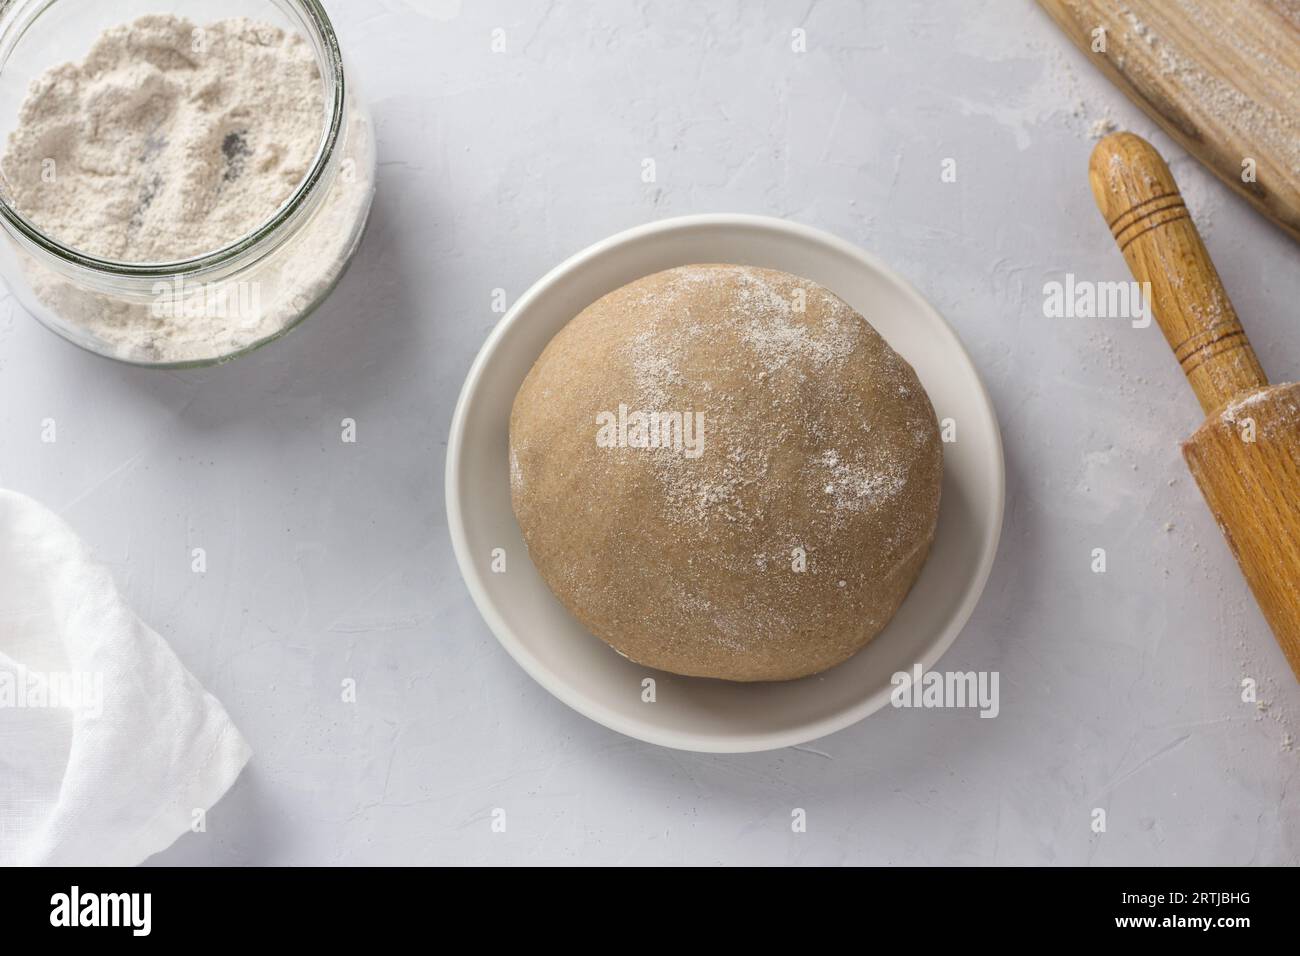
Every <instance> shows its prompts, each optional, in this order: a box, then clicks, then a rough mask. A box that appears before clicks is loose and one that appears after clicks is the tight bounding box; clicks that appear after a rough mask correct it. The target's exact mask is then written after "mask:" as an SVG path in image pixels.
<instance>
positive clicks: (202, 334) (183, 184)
mask: <svg viewBox="0 0 1300 956" xmlns="http://www.w3.org/2000/svg"><path fill="white" fill-rule="evenodd" d="M356 112H357V111H355V110H350V113H353V114H354V115H352V116H351V117H350V119H349V123H348V127H347V132H346V134H345V140H346V141H350V144H351V147H352V148H353V149H355V150H359V151H360V152H362V153H368V150H369V149H370V134H369V129H368V126H367V124H366V123H365V120H364V119H363V118H361V117H358V116H356V115H355V113H356ZM324 117H325V105H324V84H323V82H322V80H321V76H320V73H319V70H318V67H317V62H316V56H315V53H314V51H313V49H312V47H311V45H310V44H309V43H308V42H307V41H306V40H305V39H304V38H303V37H301V36H300V35H298V34H293V33H286V32H285V31H282V30H280V29H278V28H276V27H271V26H267V25H265V24H259V23H255V22H253V21H250V20H246V19H233V20H225V21H221V22H218V23H213V24H210V25H208V26H205V27H202V28H198V27H196V26H195V25H194V24H193V23H191V22H190V21H188V20H185V19H182V18H179V17H174V16H148V17H143V18H141V19H139V20H136V21H135V22H133V23H131V24H129V25H125V26H120V27H115V28H113V29H111V30H108V31H106V32H105V33H104V34H102V35H101V36H100V38H99V40H98V41H97V42H96V43H95V45H94V47H93V49H92V50H91V52H90V54H89V55H88V56H87V57H86V59H85V60H83V61H82V62H80V63H76V64H71V63H70V64H64V65H62V66H57V67H55V68H53V69H51V70H49V71H48V72H47V73H45V74H44V75H43V76H41V77H40V78H38V79H37V80H36V81H35V82H34V83H33V84H32V88H31V92H30V93H29V95H28V98H27V100H26V102H25V103H24V104H23V107H22V110H21V114H20V117H19V123H18V126H17V128H16V129H15V131H14V132H13V133H12V134H11V136H10V139H9V144H8V149H7V151H6V153H5V156H4V158H3V161H0V173H3V179H4V187H5V189H6V193H7V197H8V198H9V200H10V202H11V203H12V204H13V205H14V206H15V208H17V209H18V211H19V212H20V213H22V214H23V215H24V216H25V217H27V219H28V220H29V221H31V222H32V223H33V224H34V225H35V226H37V228H39V229H41V230H42V231H43V232H45V233H46V234H47V235H49V236H51V237H53V238H55V239H57V240H58V241H60V242H61V243H63V244H64V245H68V246H71V247H72V248H74V249H77V250H79V251H82V252H86V253H89V254H91V255H94V256H97V257H100V258H105V259H111V260H114V261H118V262H131V263H142V262H148V263H159V262H173V261H176V260H180V259H185V258H190V257H193V256H197V255H202V254H205V253H210V252H215V251H216V250H218V249H221V248H223V247H225V246H227V245H229V244H230V243H232V242H234V241H236V240H238V239H240V238H242V237H243V236H245V235H247V234H248V233H250V232H251V231H253V230H254V229H255V228H256V227H257V226H259V225H261V224H262V223H264V222H266V221H267V220H269V219H270V218H271V217H272V216H273V215H274V214H275V212H276V211H277V210H278V209H279V208H280V206H281V205H282V204H283V203H284V202H285V201H286V200H287V199H289V198H290V196H291V195H292V194H293V192H294V191H295V189H296V188H297V187H298V185H299V184H300V183H301V182H302V180H303V178H304V177H305V176H306V174H307V173H308V171H309V170H310V167H311V165H312V161H313V159H314V158H315V154H316V151H317V149H318V147H319V143H320V138H321V131H322V128H323V125H324ZM371 185H372V169H371V165H370V164H369V163H367V162H364V161H357V160H351V161H348V162H347V163H346V164H345V168H344V170H343V175H340V176H339V177H338V179H337V180H336V181H335V184H334V185H333V186H332V187H331V191H330V193H329V194H328V195H327V197H326V200H325V203H324V205H323V206H322V207H321V209H320V210H319V211H318V213H317V215H316V217H315V220H314V221H313V222H312V223H310V224H309V226H308V227H307V228H306V229H304V235H302V236H300V237H297V239H296V241H295V242H294V243H293V245H294V246H295V247H296V248H295V249H290V250H286V251H284V252H283V253H282V254H277V258H278V259H279V260H282V261H280V262H279V263H278V265H277V266H276V268H274V269H271V268H269V267H266V268H262V269H260V270H258V269H257V268H256V267H254V269H253V270H250V272H251V274H250V275H249V276H245V277H242V278H243V279H244V281H243V283H242V286H241V288H240V289H239V290H237V291H234V292H232V293H231V296H233V297H234V298H223V299H220V300H219V305H220V307H216V306H217V304H218V303H217V302H216V301H215V300H214V299H213V296H212V293H211V290H209V291H208V292H207V299H208V307H199V308H195V307H193V304H194V303H193V302H191V303H189V304H188V307H181V306H180V304H179V303H172V304H171V305H170V306H169V307H168V308H165V309H159V308H157V307H154V308H149V307H143V306H141V305H140V304H138V303H133V302H127V301H123V300H121V299H113V298H110V299H107V300H106V298H105V297H104V296H102V295H98V294H94V295H89V294H87V293H86V291H85V290H84V289H82V288H79V287H77V286H75V285H72V284H70V283H69V282H68V281H66V279H63V278H60V277H55V276H52V275H49V274H46V275H36V274H33V273H34V271H39V270H32V269H29V277H30V278H31V279H32V284H33V289H34V292H35V294H36V296H37V297H38V298H39V299H40V300H41V302H42V303H44V304H45V305H47V306H49V307H50V308H52V309H53V310H54V311H55V312H57V313H59V314H60V315H61V316H62V317H63V318H64V319H65V320H68V321H71V322H73V323H75V324H77V325H80V326H82V327H84V328H85V329H86V331H88V332H90V333H91V334H92V335H93V336H95V337H96V338H98V339H100V340H102V341H104V342H106V343H108V345H109V346H110V348H111V349H112V350H113V351H115V352H117V353H118V354H122V355H124V356H126V357H131V358H136V359H145V360H156V361H178V360H191V359H204V358H212V357H216V356H219V355H224V354H227V353H229V352H230V351H233V350H236V349H238V348H241V347H243V346H245V345H250V344H252V343H254V342H256V341H259V340H261V339H263V338H266V337H267V336H268V335H271V334H274V333H275V332H277V331H279V330H280V329H282V328H283V327H284V326H286V325H288V324H290V323H291V322H292V321H293V320H294V319H296V318H297V317H298V316H299V315H301V314H302V312H303V311H305V310H306V309H308V308H310V307H311V305H313V304H314V303H315V302H316V301H317V300H318V299H319V298H320V297H321V296H322V295H323V294H324V293H325V292H327V291H328V289H329V288H330V287H331V286H332V284H333V282H334V281H335V280H336V279H337V278H338V275H339V273H340V272H341V271H342V268H343V266H344V265H345V264H346V261H347V259H348V258H349V256H350V255H351V252H352V250H353V248H354V247H355V238H356V236H355V233H356V232H357V231H358V229H357V228H356V227H357V226H358V224H359V222H360V221H362V220H364V216H365V214H366V212H367V210H368V207H369V196H370V190H371ZM247 286H254V287H255V288H254V292H255V293H256V294H252V295H250V294H248V290H247V289H246V288H244V287H247ZM189 291H190V290H185V291H184V292H183V293H182V294H183V295H184V294H188V293H189ZM241 297H242V298H241ZM232 302H233V303H234V306H233V307H232Z"/></svg>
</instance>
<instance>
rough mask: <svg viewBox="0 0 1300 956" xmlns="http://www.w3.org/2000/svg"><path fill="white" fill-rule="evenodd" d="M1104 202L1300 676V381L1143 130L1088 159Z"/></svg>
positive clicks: (1202, 457)
mask: <svg viewBox="0 0 1300 956" xmlns="http://www.w3.org/2000/svg"><path fill="white" fill-rule="evenodd" d="M1088 178H1089V180H1090V181H1091V183H1092V192H1093V196H1094V197H1096V200H1097V207H1098V208H1099V209H1100V210H1101V214H1102V216H1103V217H1104V218H1105V220H1106V223H1107V224H1108V225H1109V226H1110V231H1111V234H1112V235H1113V236H1114V237H1115V242H1116V243H1118V245H1119V248H1120V251H1122V252H1123V253H1124V258H1125V259H1126V260H1127V261H1128V264H1129V268H1130V269H1131V270H1132V271H1133V276H1134V278H1136V279H1137V280H1138V281H1139V282H1149V283H1150V284H1151V306H1152V308H1153V311H1154V312H1155V318H1156V321H1157V322H1159V324H1160V328H1161V329H1162V330H1163V331H1164V334H1165V338H1166V339H1167V340H1168V342H1169V347H1170V348H1172V349H1173V350H1174V355H1175V356H1176V357H1177V359H1178V361H1179V363H1180V364H1181V365H1182V367H1183V372H1184V374H1186V376H1187V380H1188V382H1190V383H1191V386H1192V390H1193V391H1194V392H1195V393H1196V397H1197V398H1198V399H1200V402H1201V408H1202V409H1204V411H1205V413H1206V415H1207V416H1208V417H1207V418H1206V420H1205V423H1204V424H1203V425H1201V427H1200V428H1199V429H1197V430H1196V432H1195V433H1194V434H1193V435H1192V437H1191V438H1189V439H1188V440H1187V441H1186V442H1184V443H1183V457H1184V458H1185V459H1186V460H1187V465H1188V467H1189V468H1190V469H1191V471H1192V475H1193V477H1194V478H1195V479H1196V483H1197V485H1198V486H1200V489H1201V494H1202V495H1204V496H1205V501H1206V503H1207V504H1208V505H1209V506H1210V511H1211V512H1212V513H1213V514H1214V518H1215V520H1216V521H1218V523H1219V527H1220V528H1221V529H1222V530H1223V534H1224V537H1225V538H1226V539H1227V541H1228V547H1230V548H1231V549H1232V553H1233V554H1234V555H1236V558H1237V563H1238V564H1239V565H1240V566H1241V571H1242V573H1243V574H1244V575H1245V577H1246V581H1247V583H1249V585H1250V589H1251V591H1252V592H1253V593H1254V595H1255V600H1256V601H1257V602H1258V603H1259V607H1260V610H1262V611H1263V612H1264V617H1265V618H1266V619H1267V620H1268V623H1269V626H1270V627H1271V628H1272V629H1273V634H1274V635H1275V636H1276V637H1277V642H1278V644H1280V645H1281V646H1282V651H1283V653H1285V654H1286V658H1287V660H1288V661H1289V662H1290V664H1291V669H1292V671H1294V672H1295V675H1296V679H1297V680H1298V681H1300V385H1297V384H1291V385H1273V386H1270V385H1269V384H1268V378H1267V377H1266V376H1265V375H1264V370H1263V368H1261V367H1260V364H1259V360H1258V359H1257V358H1256V357H1255V352H1254V350H1253V349H1252V348H1251V346H1250V341H1249V340H1248V339H1247V338H1246V332H1245V330H1244V329H1243V328H1242V327H1241V322H1240V321H1239V320H1238V319H1237V313H1236V312H1235V311H1234V310H1233V308H1232V303H1231V302H1230V301H1229V300H1228V294H1227V293H1226V292H1225V291H1224V289H1223V283H1222V282H1221V281H1220V280H1219V274H1218V272H1217V271H1216V270H1215V268H1214V263H1213V262H1211V261H1210V255H1209V253H1208V252H1206V250H1205V244H1204V243H1203V242H1201V237H1200V234H1199V233H1198V232H1197V231H1196V226H1195V224H1193V222H1192V220H1191V217H1190V216H1189V215H1188V212H1187V206H1186V205H1185V204H1184V203H1183V198H1182V196H1181V195H1180V194H1179V192H1178V186H1177V185H1176V184H1175V183H1174V178H1173V176H1172V175H1171V174H1170V172H1169V167H1168V166H1166V165H1165V162H1164V160H1163V159H1161V158H1160V154H1159V153H1157V152H1156V150H1155V149H1154V148H1153V147H1152V146H1151V144H1150V143H1148V142H1147V141H1146V140H1144V139H1142V138H1141V137H1139V136H1134V135H1133V134H1132V133H1115V134H1113V135H1111V136H1107V137H1106V138H1105V139H1103V140H1102V141H1101V142H1100V143H1098V144H1097V147H1096V149H1094V150H1093V153H1092V160H1091V162H1090V163H1089V167H1088Z"/></svg>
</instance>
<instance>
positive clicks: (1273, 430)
mask: <svg viewBox="0 0 1300 956" xmlns="http://www.w3.org/2000/svg"><path fill="white" fill-rule="evenodd" d="M1183 458H1184V459H1186V461H1187V467H1188V468H1190V469H1191V472H1192V477H1194V478H1195V479H1196V484H1197V485H1198V486H1199V487H1200V489H1201V494H1202V495H1203V496H1204V498H1205V501H1206V503H1207V504H1208V505H1209V506H1210V511H1211V512H1212V513H1213V515H1214V520H1215V521H1217V522H1218V524H1219V527H1220V528H1221V529H1222V530H1223V536H1224V538H1226V539H1227V541H1228V547H1229V548H1231V549H1232V553H1233V555H1234V556H1235V557H1236V559H1237V564H1238V565H1239V566H1240V567H1241V572H1242V574H1243V575H1244V576H1245V578H1246V583H1248V584H1249V585H1250V590H1251V593H1253V594H1254V595H1255V601H1256V603H1258V604H1259V608H1260V610H1261V611H1263V612H1264V618H1265V619H1266V620H1267V621H1268V623H1269V627H1270V628H1272V630H1273V635H1274V636H1275V637H1276V638H1277V642H1278V644H1279V645H1280V646H1281V648H1282V652H1283V653H1284V654H1286V659H1287V661H1288V662H1289V663H1290V664H1291V670H1292V671H1294V672H1295V676H1296V680H1297V681H1300V385H1296V384H1291V385H1277V386H1274V387H1272V388H1267V389H1263V390H1261V391H1257V392H1253V393H1251V394H1249V395H1247V396H1244V397H1243V398H1241V399H1240V400H1238V401H1236V402H1232V403H1229V404H1228V405H1227V406H1225V407H1224V408H1223V409H1221V410H1220V411H1219V412H1218V413H1217V414H1215V415H1211V416H1210V417H1209V418H1208V419H1206V421H1205V424H1203V425H1202V426H1201V427H1200V428H1199V429H1197V430H1196V432H1195V434H1193V435H1192V437H1191V438H1189V439H1188V440H1187V441H1186V442H1185V443H1184V444H1183Z"/></svg>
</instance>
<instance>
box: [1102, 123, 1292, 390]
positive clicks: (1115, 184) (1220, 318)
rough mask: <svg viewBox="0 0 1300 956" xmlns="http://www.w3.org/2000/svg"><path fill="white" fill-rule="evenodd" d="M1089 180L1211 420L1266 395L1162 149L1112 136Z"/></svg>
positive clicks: (1255, 362) (1251, 351)
mask: <svg viewBox="0 0 1300 956" xmlns="http://www.w3.org/2000/svg"><path fill="white" fill-rule="evenodd" d="M1088 179H1089V181H1090V182H1091V184H1092V193H1093V196H1094V198H1095V199H1096V200H1097V208H1098V209H1100V210H1101V214H1102V216H1103V217H1104V218H1105V220H1106V223H1107V225H1109V226H1110V231H1111V235H1112V236H1114V238H1115V243H1116V245H1118V246H1119V248H1120V251H1121V252H1122V253H1123V254H1124V258H1125V259H1126V260H1127V261H1128V264H1129V268H1130V270H1132V272H1133V277H1134V278H1135V279H1137V280H1138V282H1141V283H1144V288H1148V289H1150V293H1151V294H1150V300H1149V303H1148V304H1149V305H1150V307H1151V308H1152V309H1153V311H1154V312H1155V318H1156V321H1157V322H1158V323H1159V324H1160V328H1161V330H1162V331H1163V332H1164V334H1165V339H1166V340H1167V341H1168V342H1169V347H1170V348H1172V349H1173V350H1174V355H1175V356H1176V357H1177V359H1178V361H1179V364H1180V365H1182V368H1183V373H1184V374H1185V375H1186V376H1187V380H1188V381H1189V382H1190V383H1191V386H1192V389H1193V390H1194V391H1195V392H1196V397H1197V398H1198V399H1199V400H1200V403H1201V407H1202V408H1203V409H1204V410H1205V412H1206V414H1210V413H1212V412H1214V411H1215V410H1216V409H1219V408H1221V407H1222V406H1223V405H1225V404H1227V403H1228V402H1230V401H1232V400H1233V399H1234V398H1238V397H1240V396H1242V395H1245V394H1248V393H1252V392H1256V391H1259V390H1260V389H1262V388H1265V387H1266V386H1267V385H1268V377H1267V376H1266V375H1265V374H1264V369H1263V367H1262V366H1261V365H1260V364H1259V359H1258V358H1257V357H1256V356H1255V351H1254V349H1252V348H1251V345H1250V342H1249V341H1248V340H1247V338H1246V333H1245V331H1244V330H1243V329H1242V327H1241V322H1240V321H1239V320H1238V319H1237V313H1236V311H1235V310H1234V309H1233V307H1232V302H1231V301H1230V300H1229V299H1228V293H1227V292H1226V291H1224V288H1223V282H1222V281H1221V280H1220V279H1219V273H1218V271H1217V270H1216V269H1215V268H1214V263H1213V262H1212V261H1211V260H1210V254H1209V253H1208V252H1206V250H1205V243H1203V242H1202V241H1201V235H1200V233H1199V232H1197V230H1196V224H1195V223H1194V222H1192V217H1191V215H1190V214H1189V213H1188V211H1187V204H1186V203H1185V202H1184V201H1183V197H1182V193H1180V192H1179V191H1178V184H1177V183H1175V182H1174V177H1173V175H1172V174H1171V173H1170V172H1169V167H1168V166H1167V165H1165V161H1164V160H1163V159H1161V157H1160V154H1159V153H1158V152H1156V150H1155V148H1154V147H1153V146H1152V145H1151V144H1150V143H1148V142H1147V141H1146V140H1144V139H1142V137H1140V136H1135V135H1134V134H1133V133H1112V134H1111V135H1109V136H1107V137H1105V138H1104V139H1102V140H1101V142H1099V143H1098V144H1097V147H1096V149H1094V150H1093V151H1092V159H1091V160H1090V161H1089V164H1088Z"/></svg>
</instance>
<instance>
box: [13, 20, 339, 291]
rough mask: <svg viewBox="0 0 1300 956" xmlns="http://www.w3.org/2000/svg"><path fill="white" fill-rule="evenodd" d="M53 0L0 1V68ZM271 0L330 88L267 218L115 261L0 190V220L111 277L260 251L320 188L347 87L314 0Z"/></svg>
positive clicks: (186, 271)
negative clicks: (228, 236) (223, 238)
mask: <svg viewBox="0 0 1300 956" xmlns="http://www.w3.org/2000/svg"><path fill="white" fill-rule="evenodd" d="M55 2H57V0H26V2H24V0H0V70H3V69H4V65H5V64H6V63H7V62H8V59H9V56H10V54H11V53H12V52H13V50H14V48H15V47H16V46H17V44H18V43H19V42H21V40H22V37H23V35H24V34H25V33H26V32H27V30H28V28H30V27H31V26H32V24H33V23H35V22H36V20H37V19H38V18H39V17H40V16H41V14H43V13H44V12H45V11H46V10H48V9H49V8H50V7H51V6H53V5H54V3H55ZM271 2H272V3H274V4H275V5H276V6H278V7H281V8H282V9H283V8H286V7H288V8H290V10H291V11H292V12H293V13H294V14H296V15H297V16H296V18H297V19H298V21H299V22H300V23H302V25H303V26H304V27H306V28H307V29H308V31H309V33H310V36H309V37H308V39H310V40H311V41H312V45H313V47H314V49H315V50H316V53H317V57H318V59H319V60H320V61H321V63H320V65H321V67H322V77H321V79H322V81H324V82H325V83H326V87H327V89H330V90H332V94H333V95H332V96H331V97H330V100H331V101H330V104H329V107H328V109H329V113H328V116H327V118H326V122H325V124H324V125H323V129H322V133H321V138H320V143H319V144H318V146H317V149H316V155H315V156H314V157H313V158H312V163H311V167H310V168H309V169H308V171H307V175H306V176H304V177H303V179H302V181H301V182H300V183H299V184H298V186H297V188H296V189H295V190H294V192H293V194H292V195H291V196H289V198H288V199H286V200H285V201H284V202H283V203H281V204H280V207H279V208H278V209H277V210H276V211H275V213H274V214H273V215H272V216H271V217H270V218H268V219H267V220H265V221H264V222H262V223H261V224H260V225H258V226H257V227H256V228H254V229H253V230H252V231H251V232H249V233H246V234H245V235H243V236H241V237H239V238H238V239H235V240H234V241H233V242H231V243H229V244H227V245H225V246H223V247H221V248H220V249H216V250H214V251H212V252H205V253H203V254H202V255H198V256H191V257H189V258H187V259H177V260H175V261H172V262H119V261H117V260H114V259H107V258H102V257H99V256H92V255H90V254H88V253H85V252H81V251H78V250H77V249H74V248H72V247H71V246H67V245H65V244H63V243H61V242H59V241H58V240H57V239H54V238H53V237H51V236H49V235H47V234H46V233H45V232H44V231H42V230H41V229H39V228H37V227H36V226H35V225H34V224H32V223H31V222H30V221H28V220H27V218H26V217H24V216H23V215H22V214H21V213H20V212H18V210H17V209H15V208H14V207H13V205H12V204H10V202H9V200H8V199H7V198H6V197H5V196H4V195H3V194H2V193H0V221H2V222H3V223H4V225H5V226H6V227H8V228H9V229H10V230H11V231H12V232H14V233H17V234H18V236H20V237H22V238H23V239H25V240H26V241H27V242H28V243H30V244H31V245H32V246H34V247H35V249H36V250H39V251H40V252H42V253H44V254H45V255H46V256H48V257H52V258H53V259H54V260H56V261H57V262H59V263H62V264H64V265H65V266H72V267H74V268H77V269H80V270H86V271H89V272H91V273H94V274H99V275H103V276H105V277H106V278H113V279H129V278H139V279H159V278H173V277H176V276H194V275H201V274H204V273H209V272H212V271H214V270H219V269H223V268H229V267H231V266H236V267H237V266H238V264H240V263H241V262H242V260H243V258H244V256H245V255H246V254H247V253H249V252H250V250H260V249H261V248H262V247H263V246H264V245H268V244H272V243H273V242H274V241H275V239H276V238H277V237H279V236H281V235H282V234H283V233H285V232H286V231H287V227H288V226H289V225H290V224H291V223H292V222H293V221H295V220H296V219H297V218H298V217H299V214H300V213H301V212H302V210H303V209H304V208H305V207H306V206H307V204H308V201H309V200H310V199H311V198H312V197H314V196H316V195H318V194H320V193H321V192H322V190H321V189H320V186H321V181H322V180H323V179H324V178H325V176H326V173H327V171H328V170H329V168H330V164H331V160H332V159H333V157H334V155H335V147H336V146H337V144H338V141H339V138H340V136H341V135H342V132H343V128H344V121H345V115H346V103H347V99H346V95H347V87H346V78H345V76H344V71H343V55H342V52H341V51H340V49H339V42H338V37H337V35H336V34H335V32H334V25H333V23H331V22H330V18H329V15H328V14H327V13H326V12H325V8H324V7H323V6H322V5H321V3H320V0H271ZM33 7H35V9H34V10H33V9H32V8H33ZM24 12H28V14H29V15H28V16H26V17H24V18H22V19H19V18H20V15H21V14H22V13H24ZM14 30H17V36H16V37H15V38H13V39H12V40H8V39H7V35H8V34H9V33H10V32H11V31H14ZM326 71H328V72H326Z"/></svg>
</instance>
